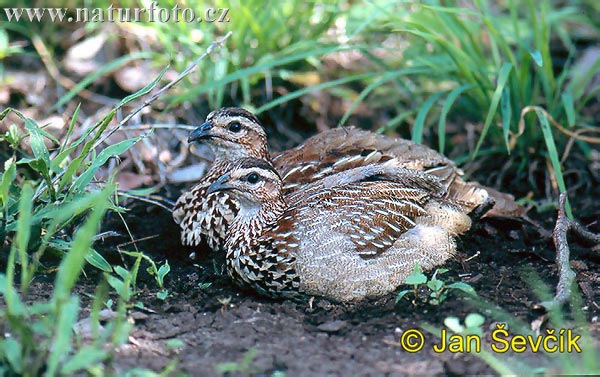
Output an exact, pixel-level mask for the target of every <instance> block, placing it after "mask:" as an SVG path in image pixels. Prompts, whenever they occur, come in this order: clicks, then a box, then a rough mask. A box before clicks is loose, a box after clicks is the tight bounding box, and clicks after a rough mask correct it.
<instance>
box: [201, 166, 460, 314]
mask: <svg viewBox="0 0 600 377" xmlns="http://www.w3.org/2000/svg"><path fill="white" fill-rule="evenodd" d="M223 192H226V193H227V194H228V195H229V197H230V198H231V199H232V200H235V201H236V202H237V203H238V205H239V207H238V213H237V215H236V216H235V218H234V220H233V221H232V222H231V224H230V228H229V229H228V231H227V237H226V243H225V246H226V250H227V253H226V264H227V270H228V273H229V275H230V276H231V277H232V278H233V279H234V281H236V282H237V283H238V284H240V285H242V286H250V287H251V288H253V289H255V290H256V291H258V292H259V293H261V294H264V295H269V296H294V295H297V294H304V295H310V296H322V297H325V298H327V299H330V300H332V301H337V302H354V301H358V300H361V299H364V298H367V297H379V296H382V295H385V294H387V293H389V292H392V291H394V290H395V289H396V288H397V287H398V286H399V285H400V284H402V283H403V282H404V280H405V279H406V277H407V276H408V275H409V274H410V273H411V271H412V270H413V268H414V265H415V263H418V264H419V266H420V267H421V268H422V269H424V270H427V269H430V268H433V267H435V266H437V265H440V264H442V263H443V262H445V261H446V260H447V259H448V258H450V257H451V256H452V255H453V253H454V252H455V250H456V244H455V242H454V238H453V237H454V236H455V235H458V234H461V233H464V232H465V231H467V230H468V229H469V228H470V226H471V219H470V218H469V217H468V216H467V215H466V214H464V212H463V211H462V210H461V209H460V207H459V206H457V205H455V204H454V203H452V201H451V200H449V199H448V198H447V192H446V188H445V186H444V185H443V184H442V183H441V182H440V180H439V179H438V178H436V177H435V176H433V175H430V174H427V173H424V172H421V171H417V170H412V169H404V168H398V167H394V166H389V165H388V164H371V165H365V166H361V167H358V168H353V169H350V170H347V171H343V172H340V173H337V174H334V175H330V176H328V177H325V178H323V179H321V180H319V181H316V182H314V183H311V184H308V185H306V186H304V187H303V188H302V190H298V191H295V192H294V193H291V194H289V195H287V196H286V198H285V199H284V194H283V193H284V190H283V183H282V180H281V178H280V176H279V174H278V173H277V171H276V170H275V169H274V168H273V166H272V165H271V164H270V163H269V162H268V161H265V160H259V159H254V158H243V159H240V160H238V161H236V162H235V163H233V164H232V166H231V168H230V170H229V171H228V172H226V173H225V174H223V175H222V176H221V177H219V178H218V179H217V180H216V181H215V182H213V183H212V184H211V185H210V186H209V188H208V190H207V194H209V195H212V194H215V193H223Z"/></svg>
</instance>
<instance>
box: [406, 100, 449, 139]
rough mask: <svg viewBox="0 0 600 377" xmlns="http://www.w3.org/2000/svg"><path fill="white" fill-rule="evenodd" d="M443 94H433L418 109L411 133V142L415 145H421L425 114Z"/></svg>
mask: <svg viewBox="0 0 600 377" xmlns="http://www.w3.org/2000/svg"><path fill="white" fill-rule="evenodd" d="M444 93H445V92H437V93H433V94H432V95H431V96H430V97H429V98H427V101H425V103H424V104H423V105H422V106H421V109H419V113H418V114H417V118H416V119H415V124H414V126H413V131H412V141H414V142H415V143H417V144H421V142H422V141H423V128H424V127H425V119H426V118H427V114H428V113H429V110H430V109H431V107H432V106H433V104H434V103H435V101H437V100H438V99H439V98H440V97H441V96H442V94H444Z"/></svg>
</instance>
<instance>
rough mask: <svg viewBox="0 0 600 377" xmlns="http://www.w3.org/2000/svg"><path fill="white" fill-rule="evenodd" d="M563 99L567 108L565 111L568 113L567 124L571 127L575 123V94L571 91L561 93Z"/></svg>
mask: <svg viewBox="0 0 600 377" xmlns="http://www.w3.org/2000/svg"><path fill="white" fill-rule="evenodd" d="M561 100H562V104H563V107H564V109H565V113H566V114H567V124H568V125H569V127H573V126H574V125H575V106H574V105H573V96H572V95H571V93H570V92H563V93H562V95H561Z"/></svg>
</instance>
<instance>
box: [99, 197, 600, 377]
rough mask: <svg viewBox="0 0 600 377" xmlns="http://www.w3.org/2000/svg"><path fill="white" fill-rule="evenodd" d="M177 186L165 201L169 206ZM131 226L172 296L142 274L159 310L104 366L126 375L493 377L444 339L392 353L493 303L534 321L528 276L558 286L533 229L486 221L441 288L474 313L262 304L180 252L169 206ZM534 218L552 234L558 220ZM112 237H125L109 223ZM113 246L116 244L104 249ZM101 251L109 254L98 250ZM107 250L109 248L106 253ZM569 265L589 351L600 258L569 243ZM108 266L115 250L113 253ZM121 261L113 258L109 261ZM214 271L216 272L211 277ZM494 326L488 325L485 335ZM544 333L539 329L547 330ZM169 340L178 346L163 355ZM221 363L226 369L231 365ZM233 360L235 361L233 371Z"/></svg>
mask: <svg viewBox="0 0 600 377" xmlns="http://www.w3.org/2000/svg"><path fill="white" fill-rule="evenodd" d="M178 193H179V191H178V190H177V189H173V192H168V193H167V194H166V195H167V196H171V197H176V196H177V195H178ZM593 197H596V198H598V197H600V192H599V190H598V189H596V192H595V195H591V197H589V198H582V199H579V200H575V202H574V203H573V204H574V208H576V214H577V217H578V218H579V219H580V221H581V222H582V223H583V224H585V225H589V224H591V226H590V229H591V230H593V231H599V230H600V223H598V222H594V220H597V219H598V218H600V203H599V202H598V201H597V200H596V201H594V200H593V199H592V198H593ZM131 208H132V209H131V211H130V212H128V214H127V217H126V221H127V222H128V225H129V227H130V229H131V231H132V233H133V234H134V235H135V236H136V238H138V239H139V238H142V237H145V236H156V238H153V239H150V240H147V241H142V242H139V243H138V247H139V249H140V250H142V251H144V252H146V253H148V254H149V255H150V256H151V257H153V258H154V259H155V260H157V261H162V260H164V259H168V260H169V263H170V265H171V268H172V270H171V272H170V273H169V274H168V275H167V278H166V284H167V287H168V288H169V290H170V292H171V294H170V296H169V297H168V298H167V300H166V301H161V300H159V299H157V298H156V296H155V292H156V285H155V284H154V282H153V281H152V280H151V278H150V277H146V279H147V285H146V286H144V284H141V288H142V291H141V293H140V297H139V299H140V301H142V302H143V303H144V304H145V306H146V307H148V308H150V309H152V310H153V311H155V313H150V312H137V313H134V314H135V315H133V317H135V318H136V326H135V329H134V330H133V332H132V334H131V337H130V342H129V343H128V344H127V345H125V346H123V347H121V348H120V349H119V350H117V354H116V357H115V359H114V360H113V361H112V363H111V365H110V366H109V368H111V369H112V370H113V371H114V372H124V371H127V370H129V369H131V368H136V367H139V368H149V369H152V370H155V371H162V370H164V369H165V368H166V367H167V366H168V365H171V366H173V367H174V369H173V371H179V372H184V373H186V374H190V375H194V376H212V375H219V374H220V372H223V371H224V370H226V369H227V367H229V368H230V369H229V370H231V368H233V369H238V371H237V372H234V373H232V375H247V374H252V375H255V374H256V375H283V374H281V373H284V375H286V376H299V375H318V376H328V375H330V376H337V375H415V374H417V375H422V374H427V375H432V374H435V375H455V374H460V375H462V374H475V373H477V374H490V373H493V370H492V369H491V368H490V367H489V366H487V365H486V364H485V363H484V362H482V361H481V360H480V359H479V358H478V357H476V356H475V355H469V354H450V353H448V352H446V353H443V354H436V353H434V352H433V351H432V347H431V345H432V344H433V343H434V342H439V341H438V340H437V339H436V338H435V336H433V335H431V334H428V333H426V345H425V347H424V349H423V350H422V351H420V352H417V353H408V352H406V351H404V350H403V349H402V348H400V347H399V345H398V340H399V339H400V336H401V333H402V331H404V330H407V329H411V328H418V327H420V326H421V325H423V324H432V325H434V326H436V327H438V328H440V327H442V324H443V320H444V318H446V317H448V316H456V317H459V318H461V319H464V317H465V316H466V315H467V314H468V313H471V312H480V313H483V314H485V306H486V305H488V306H489V307H492V306H494V305H497V306H498V307H500V308H502V309H503V310H505V311H506V312H508V313H510V315H511V316H513V317H514V318H516V319H518V320H521V321H524V322H525V323H527V324H530V323H532V322H534V321H536V320H540V319H545V318H546V316H544V315H543V313H541V312H540V311H537V310H534V309H533V307H534V305H535V304H536V303H538V302H539V298H538V297H536V296H535V294H534V293H533V288H534V287H531V284H532V283H530V282H528V281H529V280H528V278H527V276H528V271H529V273H530V272H533V273H536V274H537V275H538V276H539V277H541V279H542V280H543V281H544V282H545V283H546V284H548V285H554V284H556V281H557V272H556V267H555V265H554V262H553V261H554V246H553V245H552V241H551V239H550V238H548V237H547V236H543V235H540V233H539V232H538V231H537V230H536V228H535V227H533V226H532V225H529V224H521V223H518V222H503V221H492V220H483V221H481V222H480V223H478V224H477V225H476V226H475V228H474V229H473V230H472V231H471V232H470V233H469V234H467V235H466V236H464V237H463V238H461V239H460V241H459V242H460V246H459V250H460V253H459V254H458V255H457V257H456V259H455V260H453V261H451V262H449V263H447V265H446V266H445V267H447V268H448V269H449V270H450V271H449V272H448V273H447V274H445V280H446V281H448V282H452V281H465V282H467V283H469V284H470V285H471V286H472V287H473V288H475V290H476V291H477V293H478V295H479V297H480V298H481V299H482V300H483V301H485V302H488V303H489V304H484V307H483V308H480V309H477V308H476V304H475V303H474V302H472V301H471V300H469V299H467V298H465V297H461V296H459V295H450V296H449V298H448V299H447V300H446V301H444V302H443V303H442V304H441V305H439V306H430V305H429V306H428V305H418V306H416V307H415V306H413V305H411V303H410V302H408V301H403V302H401V303H399V304H395V303H394V299H395V296H394V295H390V296H389V297H387V298H386V299H384V300H380V301H378V302H371V303H367V304H364V305H361V306H360V307H341V306H336V305H332V304H330V303H328V302H325V301H321V300H316V301H315V302H314V304H313V306H312V308H310V307H309V306H308V305H306V304H302V303H294V302H288V301H277V300H270V299H265V298H262V297H259V296H257V295H255V294H253V293H252V292H245V291H242V290H240V289H239V288H238V287H236V286H234V285H233V284H232V283H231V282H230V281H229V280H228V278H227V276H226V275H224V274H223V275H219V274H215V263H213V260H212V258H211V257H209V256H206V255H204V256H202V253H201V252H199V253H198V254H200V255H201V257H200V258H199V259H198V260H196V261H192V260H190V259H189V258H187V255H188V253H189V252H190V250H188V249H184V248H183V247H181V246H180V245H179V238H178V228H177V226H176V225H175V224H174V223H173V222H172V221H171V217H170V214H169V213H168V212H167V211H165V210H164V209H161V208H158V207H154V206H148V205H147V204H141V203H134V204H133V205H132V206H131ZM531 215H532V217H533V219H534V220H535V221H536V222H538V223H539V224H540V225H541V226H542V227H543V228H545V229H547V230H551V229H552V227H553V225H554V221H555V216H556V215H555V211H548V212H546V213H544V214H542V215H538V214H536V213H535V212H533V213H532V214H531ZM106 227H107V228H110V229H112V230H117V231H118V232H121V233H122V234H126V232H125V229H124V227H123V225H122V223H121V222H120V220H118V219H117V218H116V216H115V218H111V219H110V221H109V222H108V223H107V224H106ZM119 241H124V242H125V241H127V239H126V238H125V237H123V239H122V240H116V239H112V240H111V241H110V243H111V244H114V243H118V242H119ZM104 246H105V247H106V248H107V251H108V250H110V245H109V244H106V245H104ZM113 250H114V249H113ZM571 251H572V260H576V261H577V262H576V263H574V264H573V265H574V267H575V268H576V271H577V282H578V284H579V287H580V289H581V290H582V292H583V296H584V313H585V314H586V316H587V319H588V321H590V328H591V330H592V333H593V336H594V339H596V346H598V341H597V340H598V339H599V338H600V336H599V335H600V326H599V325H598V323H597V318H598V314H599V313H600V310H599V307H598V305H597V303H598V302H599V300H600V289H599V288H600V255H599V254H598V253H597V252H594V251H593V250H592V248H590V246H589V245H583V244H577V243H575V242H573V243H572V248H571ZM108 254H109V255H108V256H109V257H110V252H109V253H108ZM113 257H115V258H116V255H113ZM217 269H218V268H217ZM493 326H494V321H493V319H492V318H490V315H487V316H486V322H485V324H484V335H485V336H487V337H488V339H489V334H490V332H491V328H493ZM542 328H543V327H542ZM173 339H178V340H180V341H181V344H179V345H180V346H181V347H172V346H171V347H169V345H170V344H171V345H172V344H173V343H172V342H173ZM547 356H548V355H528V356H525V355H513V356H506V355H504V356H501V357H504V359H503V360H505V362H507V363H508V362H509V361H508V360H509V359H508V358H507V357H511V359H510V360H511V361H510V365H511V366H513V367H514V366H515V365H516V364H515V363H518V362H524V363H525V364H528V365H532V366H533V365H535V366H543V367H546V368H548V369H546V371H547V372H548V371H552V370H553V367H555V365H553V364H552V363H553V362H556V360H557V359H556V358H552V357H547ZM227 363H228V364H227ZM231 363H234V364H231Z"/></svg>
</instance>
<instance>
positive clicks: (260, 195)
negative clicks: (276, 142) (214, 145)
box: [206, 157, 283, 211]
mask: <svg viewBox="0 0 600 377" xmlns="http://www.w3.org/2000/svg"><path fill="white" fill-rule="evenodd" d="M219 191H227V192H228V194H229V195H231V196H233V197H234V198H236V199H238V201H239V202H240V204H241V208H240V210H241V211H244V210H246V211H250V210H256V209H259V208H261V207H263V206H271V205H279V206H280V205H281V203H282V202H283V197H282V182H281V177H280V176H279V174H278V173H277V171H276V170H275V169H274V168H273V165H271V163H270V162H268V161H266V160H261V159H256V158H252V157H249V158H242V159H239V160H236V161H235V162H234V163H233V164H232V165H231V167H230V169H229V170H228V171H227V172H226V173H225V174H223V175H221V176H220V177H219V178H218V179H217V180H216V181H215V182H213V183H212V184H211V185H210V186H209V188H208V190H207V192H206V193H207V194H212V193H215V192H219Z"/></svg>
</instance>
